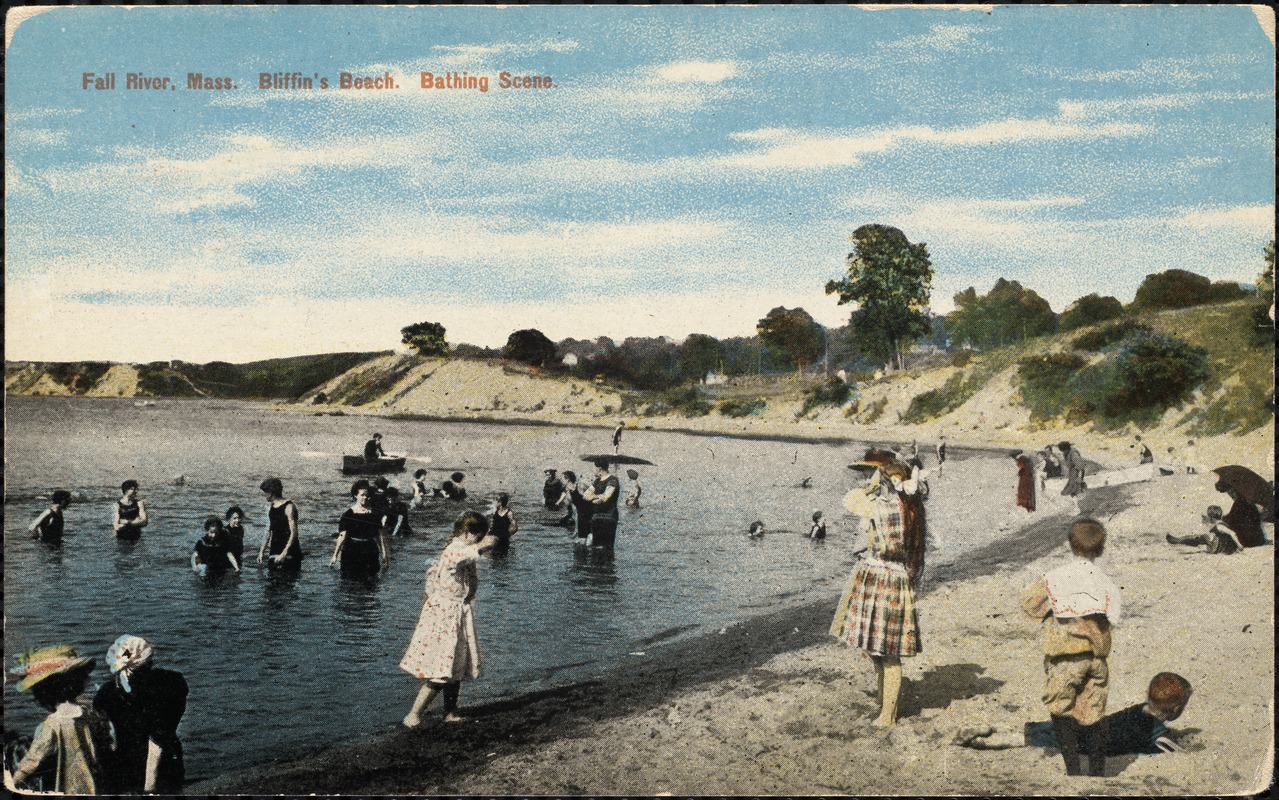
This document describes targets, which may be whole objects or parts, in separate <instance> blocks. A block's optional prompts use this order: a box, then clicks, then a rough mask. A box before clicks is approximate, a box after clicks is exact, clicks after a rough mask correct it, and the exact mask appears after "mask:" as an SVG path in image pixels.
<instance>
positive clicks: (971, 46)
mask: <svg viewBox="0 0 1279 800" xmlns="http://www.w3.org/2000/svg"><path fill="white" fill-rule="evenodd" d="M985 31H986V29H985V28H982V27H980V26H977V25H933V26H932V27H931V28H929V29H928V33H924V34H920V35H918V36H907V37H905V38H903V39H895V40H893V41H890V42H880V43H879V44H878V45H877V46H878V47H879V48H881V49H883V50H898V51H908V52H911V53H915V54H917V55H930V53H928V52H923V53H921V52H920V51H931V52H932V53H958V52H961V51H962V52H966V53H976V52H982V53H988V52H991V50H992V48H991V47H990V46H989V45H987V44H985V43H984V42H980V41H977V40H976V39H974V37H975V36H977V35H978V34H981V33H983V32H985Z"/></svg>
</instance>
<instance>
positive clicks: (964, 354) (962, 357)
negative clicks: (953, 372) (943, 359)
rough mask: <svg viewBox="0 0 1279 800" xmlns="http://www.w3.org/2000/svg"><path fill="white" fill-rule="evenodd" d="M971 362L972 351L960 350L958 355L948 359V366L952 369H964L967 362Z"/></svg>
mask: <svg viewBox="0 0 1279 800" xmlns="http://www.w3.org/2000/svg"><path fill="white" fill-rule="evenodd" d="M972 360H973V351H971V350H960V351H959V352H958V353H956V354H955V355H953V356H951V357H950V365H951V366H952V367H966V366H968V362H970V361H972Z"/></svg>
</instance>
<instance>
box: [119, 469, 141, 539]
mask: <svg viewBox="0 0 1279 800" xmlns="http://www.w3.org/2000/svg"><path fill="white" fill-rule="evenodd" d="M147 522H148V519H147V509H146V507H145V506H144V505H142V501H141V500H139V499H138V482H137V481H135V480H127V481H125V482H124V483H122V484H120V499H119V500H117V501H116V504H115V517H114V518H113V519H112V521H111V529H112V530H114V531H115V535H116V537H117V538H120V539H137V538H138V537H139V536H141V535H142V529H143V528H145V527H146V526H147Z"/></svg>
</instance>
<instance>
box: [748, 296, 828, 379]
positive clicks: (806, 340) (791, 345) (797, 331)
mask: <svg viewBox="0 0 1279 800" xmlns="http://www.w3.org/2000/svg"><path fill="white" fill-rule="evenodd" d="M755 332H756V333H758V334H759V339H760V341H761V342H763V343H764V345H765V346H766V347H771V348H774V349H776V350H781V351H782V352H784V353H786V355H788V356H790V357H791V360H793V361H794V362H795V367H796V368H797V369H798V370H799V371H800V372H803V371H804V368H805V367H807V366H808V365H809V364H812V363H813V362H814V361H816V360H817V359H818V357H819V356H821V354H822V350H823V348H825V346H826V330H825V329H824V328H823V327H822V326H821V325H819V324H818V323H817V321H816V320H814V319H813V317H812V316H811V315H810V314H809V313H808V312H807V311H805V310H804V309H802V308H795V309H789V308H784V307H782V306H778V307H777V308H774V309H773V310H772V311H769V312H768V314H767V315H766V316H765V317H764V318H763V319H761V320H760V321H759V323H758V324H757V325H756V326H755Z"/></svg>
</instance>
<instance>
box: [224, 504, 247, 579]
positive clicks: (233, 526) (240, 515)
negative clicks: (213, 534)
mask: <svg viewBox="0 0 1279 800" xmlns="http://www.w3.org/2000/svg"><path fill="white" fill-rule="evenodd" d="M224 519H226V542H227V549H229V550H230V551H231V555H233V556H235V560H236V563H238V564H239V565H240V566H241V567H243V566H244V509H242V508H240V507H239V506H231V507H230V508H228V509H227V510H226V516H225V517H224Z"/></svg>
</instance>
